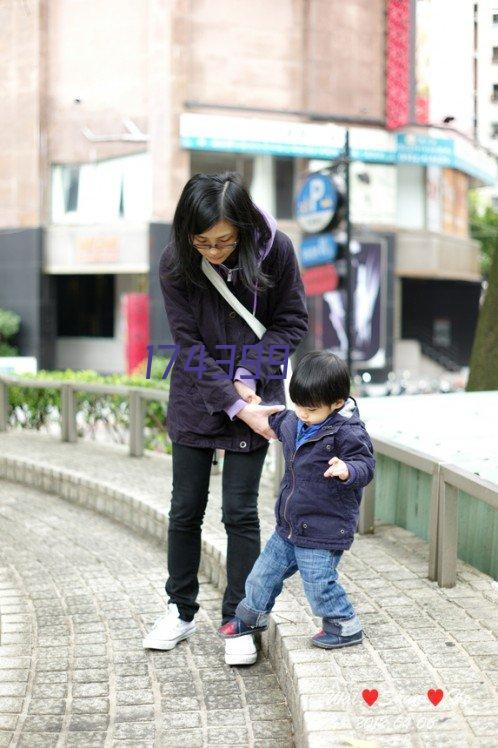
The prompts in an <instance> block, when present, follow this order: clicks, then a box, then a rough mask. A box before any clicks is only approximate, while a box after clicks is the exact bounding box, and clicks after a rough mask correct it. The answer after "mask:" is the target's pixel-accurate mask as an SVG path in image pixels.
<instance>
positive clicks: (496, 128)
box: [491, 122, 498, 138]
mask: <svg viewBox="0 0 498 748" xmlns="http://www.w3.org/2000/svg"><path fill="white" fill-rule="evenodd" d="M491 137H492V138H496V137H498V122H492V123H491Z"/></svg>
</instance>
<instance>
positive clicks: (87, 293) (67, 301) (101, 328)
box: [54, 275, 115, 338]
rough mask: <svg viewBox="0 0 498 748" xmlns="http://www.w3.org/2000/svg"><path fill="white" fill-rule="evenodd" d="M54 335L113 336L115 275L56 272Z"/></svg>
mask: <svg viewBox="0 0 498 748" xmlns="http://www.w3.org/2000/svg"><path fill="white" fill-rule="evenodd" d="M54 277H55V279H56V289H57V335H59V336H71V337H97V338H112V337H114V288H115V276H114V275H56V276H54Z"/></svg>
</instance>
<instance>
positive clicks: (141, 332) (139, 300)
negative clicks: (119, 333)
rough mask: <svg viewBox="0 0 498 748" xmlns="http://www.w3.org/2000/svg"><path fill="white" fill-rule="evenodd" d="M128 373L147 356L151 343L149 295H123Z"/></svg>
mask: <svg viewBox="0 0 498 748" xmlns="http://www.w3.org/2000/svg"><path fill="white" fill-rule="evenodd" d="M122 308H123V315H124V338H125V362H126V373H127V374H130V373H131V372H132V371H133V369H134V368H135V367H136V366H138V364H140V363H141V362H142V361H143V360H144V359H145V358H147V345H148V343H149V296H148V294H146V293H127V294H124V295H123V307H122Z"/></svg>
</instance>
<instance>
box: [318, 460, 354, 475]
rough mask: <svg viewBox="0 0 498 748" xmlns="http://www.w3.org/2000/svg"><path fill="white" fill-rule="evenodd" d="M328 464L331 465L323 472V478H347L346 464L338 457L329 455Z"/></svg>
mask: <svg viewBox="0 0 498 748" xmlns="http://www.w3.org/2000/svg"><path fill="white" fill-rule="evenodd" d="M329 465H330V466H331V467H329V468H327V470H326V471H325V472H324V474H323V475H324V478H339V479H340V480H347V479H348V478H349V470H348V466H347V465H346V463H345V462H343V461H342V460H340V459H339V458H338V457H331V459H330V460H329Z"/></svg>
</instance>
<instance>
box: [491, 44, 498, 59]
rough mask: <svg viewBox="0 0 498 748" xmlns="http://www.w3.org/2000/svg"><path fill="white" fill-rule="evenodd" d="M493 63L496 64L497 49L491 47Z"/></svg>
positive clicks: (497, 57)
mask: <svg viewBox="0 0 498 748" xmlns="http://www.w3.org/2000/svg"><path fill="white" fill-rule="evenodd" d="M492 60H493V62H498V47H493V58H492Z"/></svg>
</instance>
